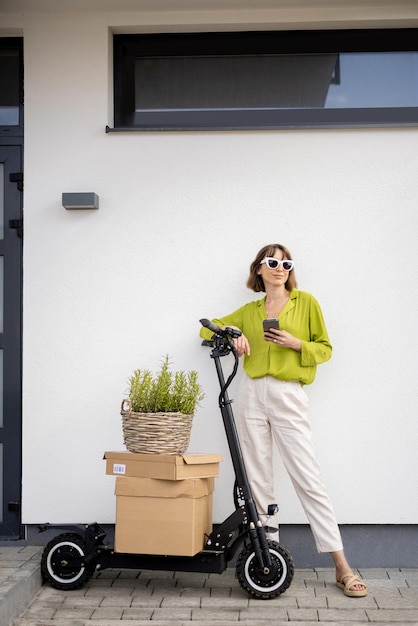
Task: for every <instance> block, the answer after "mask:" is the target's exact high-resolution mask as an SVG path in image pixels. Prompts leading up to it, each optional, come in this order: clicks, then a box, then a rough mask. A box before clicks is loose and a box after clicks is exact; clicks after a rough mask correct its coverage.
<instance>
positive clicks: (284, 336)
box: [264, 328, 302, 352]
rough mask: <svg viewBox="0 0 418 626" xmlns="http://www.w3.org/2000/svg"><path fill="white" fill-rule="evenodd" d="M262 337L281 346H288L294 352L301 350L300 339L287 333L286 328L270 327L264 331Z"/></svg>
mask: <svg viewBox="0 0 418 626" xmlns="http://www.w3.org/2000/svg"><path fill="white" fill-rule="evenodd" d="M264 339H265V340H266V341H271V342H273V343H275V344H277V345H278V346H280V347H281V348H290V349H291V350H295V351H296V352H300V351H301V350H302V342H301V340H300V339H298V338H297V337H294V336H293V335H291V334H290V333H288V332H287V330H277V329H276V328H271V329H270V331H269V332H268V333H264Z"/></svg>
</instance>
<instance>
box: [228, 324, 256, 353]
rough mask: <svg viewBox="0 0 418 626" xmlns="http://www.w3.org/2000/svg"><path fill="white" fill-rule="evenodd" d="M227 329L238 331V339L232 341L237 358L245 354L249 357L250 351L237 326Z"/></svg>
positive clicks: (244, 337)
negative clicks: (239, 334)
mask: <svg viewBox="0 0 418 626" xmlns="http://www.w3.org/2000/svg"><path fill="white" fill-rule="evenodd" d="M229 328H235V330H239V331H240V333H241V336H240V337H237V338H236V339H234V346H235V347H236V349H237V352H238V356H242V355H243V354H247V355H248V356H250V353H251V350H250V344H249V341H248V339H247V337H246V336H245V335H243V334H242V331H241V329H240V328H238V326H230V327H229Z"/></svg>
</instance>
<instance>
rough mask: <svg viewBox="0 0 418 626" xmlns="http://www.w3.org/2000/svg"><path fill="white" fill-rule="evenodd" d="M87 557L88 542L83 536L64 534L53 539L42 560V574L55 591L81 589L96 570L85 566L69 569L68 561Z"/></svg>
mask: <svg viewBox="0 0 418 626" xmlns="http://www.w3.org/2000/svg"><path fill="white" fill-rule="evenodd" d="M85 555H86V542H85V541H84V539H83V537H82V536H81V535H77V534H76V533H64V534H62V535H58V536H57V537H55V538H54V539H52V540H51V541H50V542H49V543H48V544H47V545H46V547H45V549H44V551H43V554H42V559H41V573H42V577H43V579H44V580H45V581H47V582H49V584H50V585H51V586H52V587H55V589H63V590H65V589H80V587H82V586H83V585H85V584H86V582H87V581H89V580H90V578H91V577H92V576H93V574H94V568H91V567H90V568H89V567H86V566H85V565H80V566H75V567H74V568H71V569H70V568H68V567H67V566H66V561H67V559H68V558H74V557H79V556H85Z"/></svg>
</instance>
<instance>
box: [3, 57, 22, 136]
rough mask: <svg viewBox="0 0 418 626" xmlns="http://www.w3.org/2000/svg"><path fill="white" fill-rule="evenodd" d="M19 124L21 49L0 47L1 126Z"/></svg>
mask: <svg viewBox="0 0 418 626" xmlns="http://www.w3.org/2000/svg"><path fill="white" fill-rule="evenodd" d="M18 125H19V50H18V49H16V48H14V49H13V48H0V126H18Z"/></svg>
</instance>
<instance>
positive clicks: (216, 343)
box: [39, 319, 294, 600]
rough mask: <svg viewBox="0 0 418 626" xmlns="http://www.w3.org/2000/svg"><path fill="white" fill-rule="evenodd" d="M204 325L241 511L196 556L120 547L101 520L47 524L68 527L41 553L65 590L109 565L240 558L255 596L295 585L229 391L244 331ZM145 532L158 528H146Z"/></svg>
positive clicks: (179, 566) (173, 566)
mask: <svg viewBox="0 0 418 626" xmlns="http://www.w3.org/2000/svg"><path fill="white" fill-rule="evenodd" d="M200 323H201V324H202V326H204V327H206V328H208V329H209V330H210V331H212V332H213V336H212V338H211V340H210V341H203V345H209V346H210V347H211V353H210V356H211V358H212V359H213V360H214V362H215V366H216V372H217V376H218V380H219V384H220V388H221V390H220V394H219V408H220V411H221V415H222V419H223V423H224V428H225V433H226V438H227V442H228V446H229V450H230V454H231V459H232V464H233V468H234V472H235V485H234V504H235V511H234V512H233V513H232V514H231V515H230V516H229V517H228V518H227V519H226V520H225V521H224V522H222V523H221V524H219V525H216V527H215V525H214V527H213V529H212V532H211V533H210V534H209V535H206V536H205V543H204V548H203V550H201V551H200V552H198V553H197V554H196V555H194V556H169V555H163V554H160V555H159V554H156V555H153V554H152V555H149V554H131V553H120V552H115V551H114V548H113V545H111V544H109V543H106V544H105V543H104V538H105V536H106V533H105V531H104V530H103V529H102V528H101V527H100V525H99V524H97V523H96V522H95V523H93V524H88V525H85V526H80V525H70V526H68V525H66V526H61V525H59V526H54V525H49V524H46V525H44V526H42V527H40V529H39V530H40V531H41V532H42V531H44V530H47V529H50V528H57V529H58V528H60V529H65V530H66V532H65V533H63V534H60V535H58V536H56V537H55V538H54V539H52V540H51V541H50V542H49V543H48V544H47V545H46V547H45V549H44V551H43V554H42V559H41V572H42V577H43V579H44V581H45V582H48V583H49V584H50V585H51V586H52V587H55V588H56V589H62V590H71V589H79V588H81V587H82V586H83V585H84V584H86V583H87V581H89V580H90V578H91V577H92V576H93V574H94V573H95V572H99V571H101V570H104V569H107V568H117V569H138V570H141V569H148V570H164V571H181V572H205V573H219V574H221V573H222V572H224V571H225V569H226V568H227V566H228V563H230V562H231V561H232V559H235V558H236V561H235V567H236V577H237V579H238V582H239V584H240V586H241V587H242V589H243V590H244V591H246V592H247V593H248V594H249V596H250V597H252V598H257V599H263V600H268V599H271V598H274V597H277V596H279V595H280V594H282V593H283V592H284V591H286V589H288V588H289V586H290V584H291V582H292V580H293V575H294V566H293V560H292V557H291V555H290V554H289V552H288V550H287V549H286V548H285V547H284V546H283V545H281V544H280V543H278V542H275V541H271V540H270V539H268V538H267V534H266V533H267V530H268V529H267V530H266V527H265V526H264V525H263V524H262V523H261V521H260V518H259V515H258V512H257V508H256V505H255V502H254V500H253V497H252V493H251V487H250V484H249V481H248V477H247V473H246V469H245V464H244V460H243V456H242V452H241V447H240V442H239V438H238V433H237V430H236V426H235V421H234V416H233V412H232V408H231V402H232V401H231V400H230V399H229V396H228V387H229V386H230V384H231V382H232V380H233V379H234V377H235V375H236V373H237V370H238V354H237V350H236V348H235V346H234V339H235V338H237V337H239V336H240V335H241V333H240V331H238V330H236V329H233V328H225V329H220V328H218V327H217V326H216V325H215V324H213V323H212V322H211V321H209V320H207V319H202V320H200ZM231 353H232V354H233V356H234V365H233V368H232V371H231V373H230V375H229V377H228V379H227V381H226V382H225V378H224V374H223V369H222V365H221V358H222V357H224V356H227V355H229V354H231ZM275 512H277V505H276V504H270V505H269V506H268V515H273V514H274V513H275ZM143 532H144V533H146V532H152V529H147V528H144V529H143Z"/></svg>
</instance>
